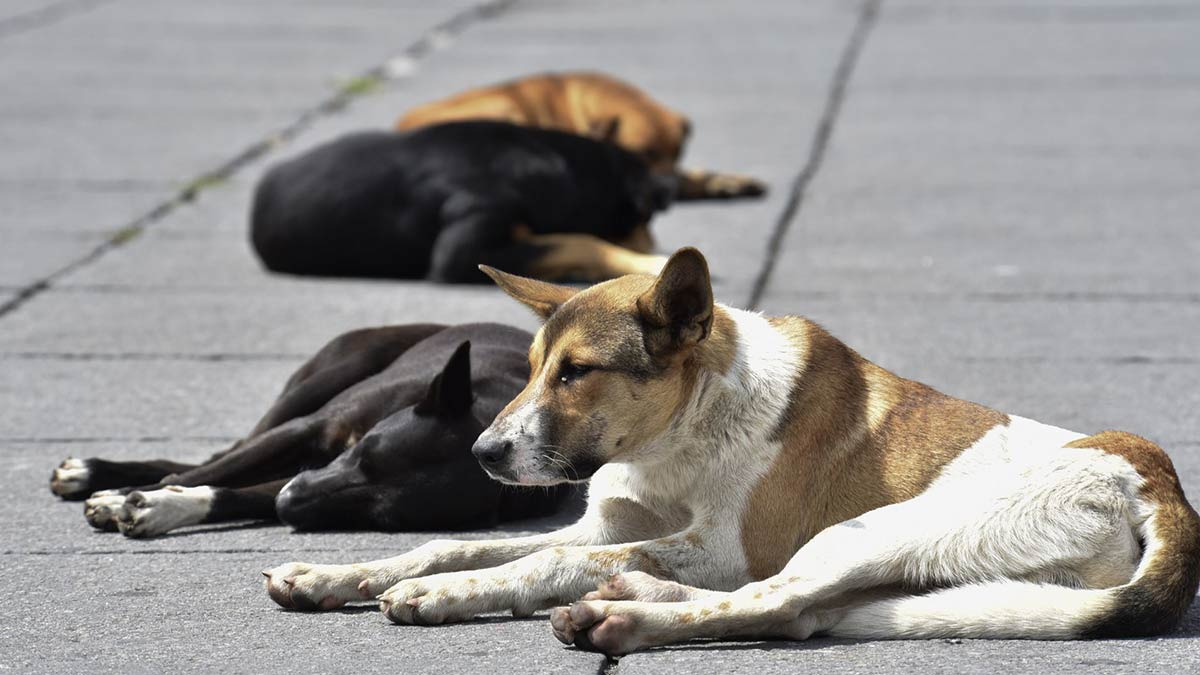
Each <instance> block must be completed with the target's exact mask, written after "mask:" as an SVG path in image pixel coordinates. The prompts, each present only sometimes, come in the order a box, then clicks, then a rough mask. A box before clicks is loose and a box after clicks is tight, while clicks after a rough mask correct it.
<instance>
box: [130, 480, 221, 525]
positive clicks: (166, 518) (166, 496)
mask: <svg viewBox="0 0 1200 675" xmlns="http://www.w3.org/2000/svg"><path fill="white" fill-rule="evenodd" d="M212 498H213V489H212V488H210V487H207V486H201V487H180V486H178V485H168V486H166V487H164V488H162V489H160V490H150V491H148V492H142V491H140V490H136V491H134V492H130V493H129V495H128V496H127V497H125V504H124V510H123V512H122V513H121V514H120V515H119V516H118V517H117V527H119V528H120V529H121V534H123V535H125V536H126V537H134V538H142V537H154V536H157V535H160V534H164V533H166V532H170V531H171V530H174V529H175V528H178V527H183V526H185V525H195V524H197V523H202V522H204V518H205V517H206V516H207V515H208V510H209V508H210V507H211V506H212Z"/></svg>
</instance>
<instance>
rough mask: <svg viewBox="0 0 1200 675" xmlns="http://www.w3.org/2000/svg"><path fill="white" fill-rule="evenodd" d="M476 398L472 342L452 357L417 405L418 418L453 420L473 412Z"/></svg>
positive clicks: (468, 341)
mask: <svg viewBox="0 0 1200 675" xmlns="http://www.w3.org/2000/svg"><path fill="white" fill-rule="evenodd" d="M474 400H475V395H474V394H473V393H472V391H471V341H470V340H465V341H464V342H463V343H462V344H460V345H459V346H458V349H455V350H454V353H453V354H451V355H450V360H449V361H447V362H446V365H445V367H444V368H442V372H440V373H438V374H437V375H435V376H434V378H433V381H432V382H430V383H429V389H428V390H427V391H426V392H425V399H424V400H423V401H421V402H420V403H418V404H417V408H416V412H417V414H419V415H447V416H454V415H460V414H462V413H465V412H466V411H468V410H470V409H471V403H472V402H473V401H474Z"/></svg>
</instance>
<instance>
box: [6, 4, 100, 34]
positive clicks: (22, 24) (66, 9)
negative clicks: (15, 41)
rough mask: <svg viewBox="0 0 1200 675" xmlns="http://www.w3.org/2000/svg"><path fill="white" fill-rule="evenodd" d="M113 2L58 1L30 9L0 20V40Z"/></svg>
mask: <svg viewBox="0 0 1200 675" xmlns="http://www.w3.org/2000/svg"><path fill="white" fill-rule="evenodd" d="M113 2H115V0H60V2H55V3H53V4H50V5H46V6H44V7H38V8H37V9H31V10H29V11H28V12H22V13H20V14H15V15H13V16H10V17H7V18H4V19H0V38H6V37H12V36H13V35H20V34H21V33H28V32H29V31H31V30H37V29H38V28H45V27H46V26H51V25H53V24H56V23H58V22H59V21H62V20H63V19H67V18H70V17H72V16H76V15H79V14H83V13H85V12H90V11H92V10H93V9H96V8H97V7H100V6H103V5H108V4H111V3H113Z"/></svg>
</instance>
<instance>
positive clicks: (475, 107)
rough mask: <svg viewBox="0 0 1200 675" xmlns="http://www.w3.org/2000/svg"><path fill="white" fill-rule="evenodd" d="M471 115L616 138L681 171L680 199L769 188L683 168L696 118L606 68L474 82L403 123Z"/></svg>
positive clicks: (655, 164)
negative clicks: (475, 84) (473, 85)
mask: <svg viewBox="0 0 1200 675" xmlns="http://www.w3.org/2000/svg"><path fill="white" fill-rule="evenodd" d="M466 120H499V121H503V122H510V123H512V124H519V125H522V126H531V127H541V128H543V129H556V130H558V131H567V132H570V133H573V134H579V135H581V136H587V137H589V138H594V139H596V140H600V141H611V142H613V143H616V144H617V145H619V146H621V147H622V148H624V149H626V150H628V151H629V152H632V153H633V154H635V155H637V156H639V157H641V158H642V159H643V160H644V161H645V162H646V164H647V165H648V166H649V167H650V170H651V171H654V172H656V173H659V174H673V175H675V176H677V178H678V179H679V180H678V192H677V194H676V198H677V199H680V200H697V199H728V198H733V197H757V196H759V195H761V194H763V193H764V192H766V186H765V185H764V184H763V183H762V182H760V181H758V180H755V179H753V178H748V177H746V176H737V175H731V174H720V173H714V172H711V171H698V170H687V169H679V168H678V164H679V158H680V157H681V156H682V155H683V147H684V144H685V143H686V142H687V139H688V136H689V135H690V134H691V129H692V125H691V122H690V121H689V120H688V118H686V117H684V116H683V115H681V114H680V113H678V112H676V111H674V110H672V109H670V108H668V107H667V106H665V105H663V104H662V103H660V102H658V101H656V100H654V99H653V98H652V97H651V96H650V95H648V94H646V93H645V92H644V91H642V90H640V89H638V88H637V87H634V86H633V85H631V84H629V83H628V82H623V81H621V80H618V79H617V78H615V77H612V76H609V75H604V74H602V73H589V72H569V73H541V74H537V75H530V76H528V77H522V78H519V79H516V80H510V81H508V82H501V83H499V84H494V85H489V86H486V87H479V88H476V89H470V90H467V91H464V92H461V93H458V94H455V95H454V96H451V97H449V98H446V99H443V100H440V101H433V102H432V103H426V104H424V105H420V106H417V107H416V108H413V109H411V110H409V111H408V112H406V113H405V114H404V115H403V116H402V117H401V118H400V119H399V120H397V121H396V129H398V130H400V131H407V130H409V129H415V128H417V127H422V126H427V125H430V124H442V123H444V122H462V121H466Z"/></svg>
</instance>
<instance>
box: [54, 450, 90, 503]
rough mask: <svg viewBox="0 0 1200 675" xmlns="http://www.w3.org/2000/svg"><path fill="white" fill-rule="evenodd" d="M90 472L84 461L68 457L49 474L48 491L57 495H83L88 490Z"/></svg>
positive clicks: (68, 496)
mask: <svg viewBox="0 0 1200 675" xmlns="http://www.w3.org/2000/svg"><path fill="white" fill-rule="evenodd" d="M91 473H92V472H91V470H90V469H88V466H87V462H86V461H84V460H82V459H75V458H74V457H68V458H66V459H64V460H63V462H62V464H59V465H58V468H57V469H55V470H54V473H53V474H52V475H51V476H50V491H51V492H53V493H54V494H56V495H58V496H59V497H66V498H70V497H75V498H78V497H80V496H83V494H84V493H85V492H87V490H88V481H89V480H90V479H91Z"/></svg>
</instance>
